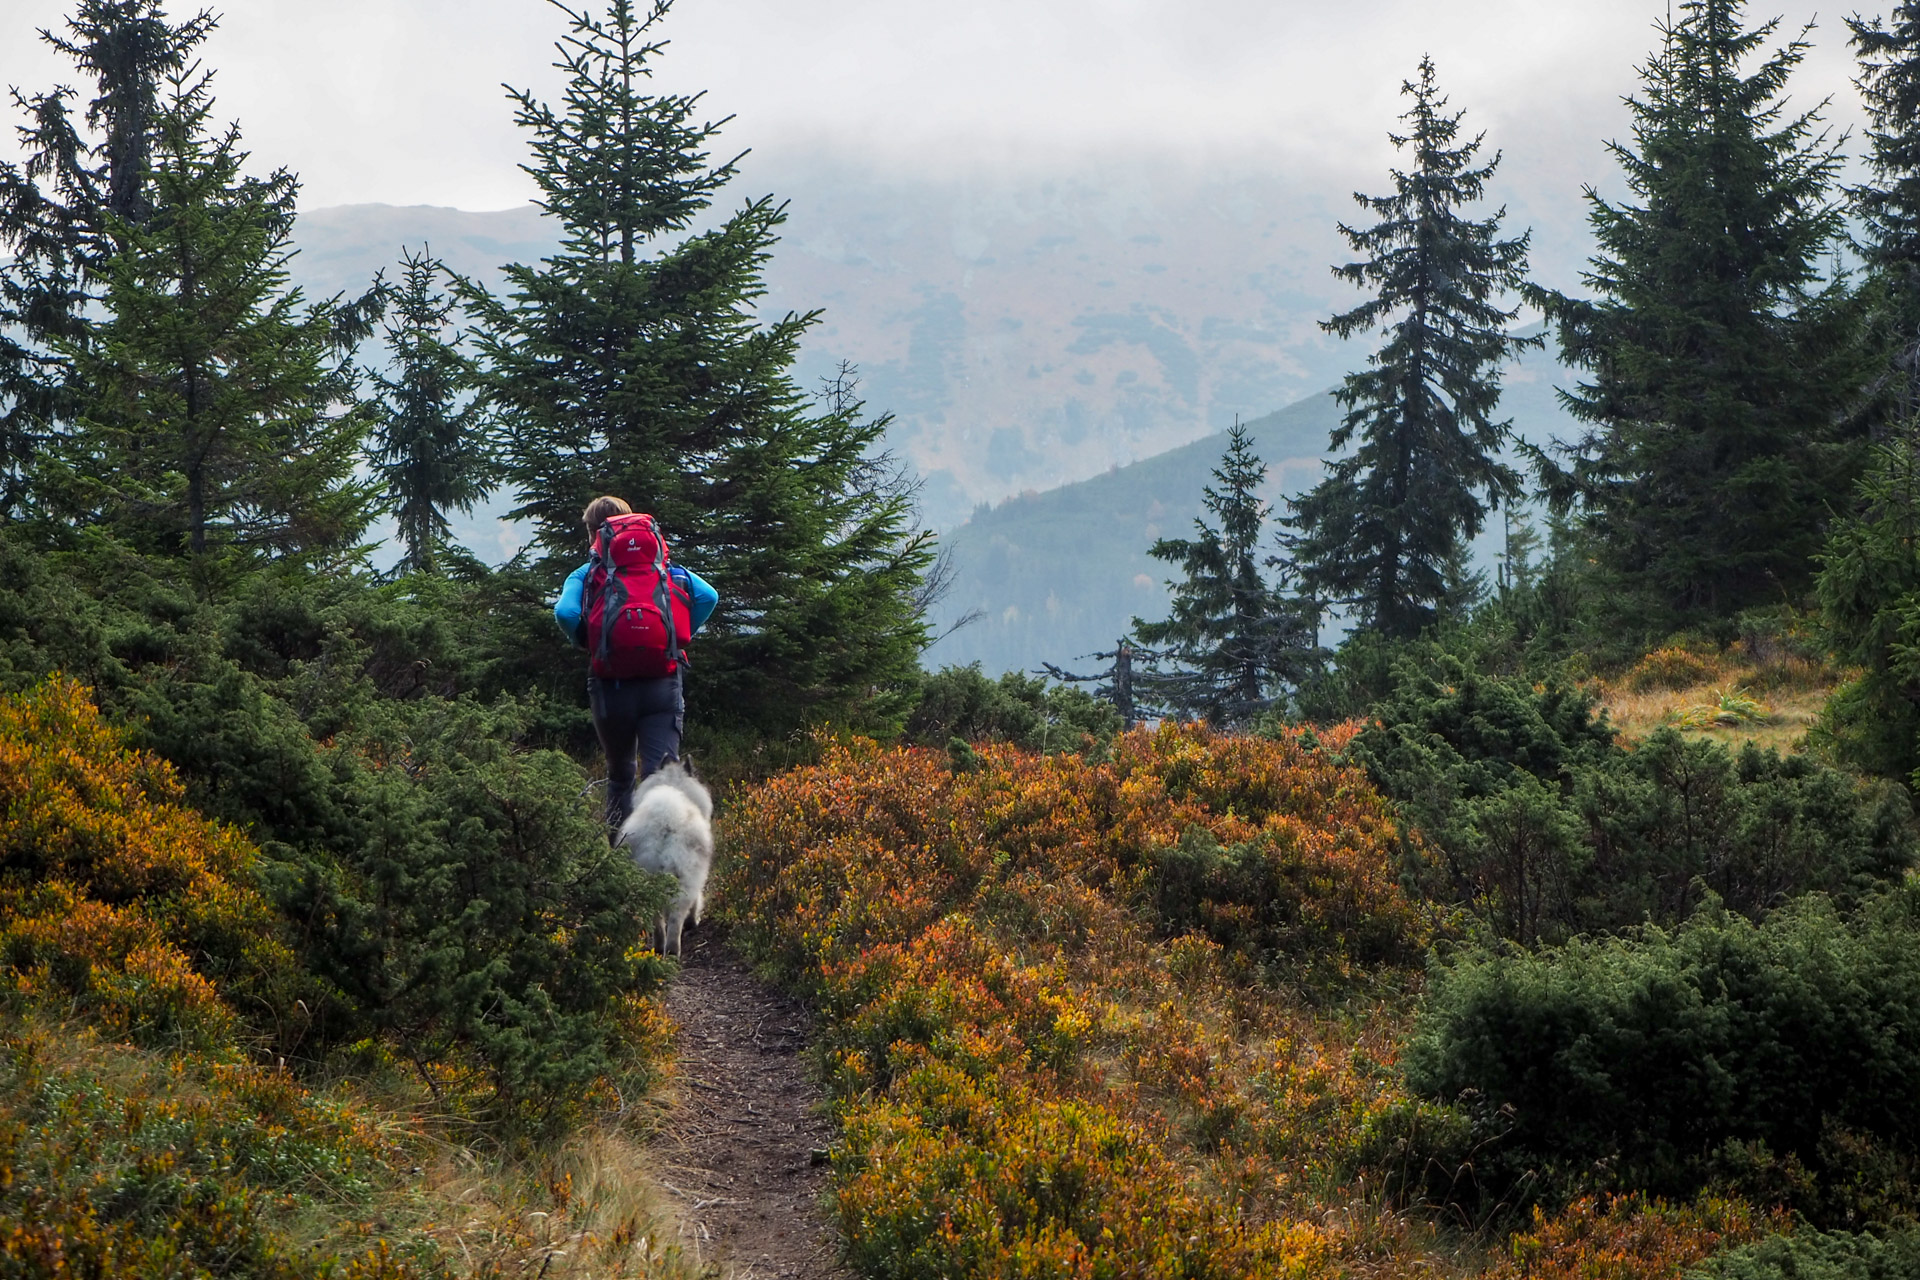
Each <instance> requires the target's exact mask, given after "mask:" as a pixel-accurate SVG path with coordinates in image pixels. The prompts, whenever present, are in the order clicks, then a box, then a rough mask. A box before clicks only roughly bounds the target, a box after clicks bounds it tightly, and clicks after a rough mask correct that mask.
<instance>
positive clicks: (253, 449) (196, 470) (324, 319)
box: [55, 71, 369, 554]
mask: <svg viewBox="0 0 1920 1280" xmlns="http://www.w3.org/2000/svg"><path fill="white" fill-rule="evenodd" d="M210 81H211V76H210V74H208V73H201V72H198V71H186V72H181V73H176V74H175V75H174V76H173V77H172V78H171V79H170V82H169V85H168V90H167V94H166V97H165V100H164V102H163V104H162V107H161V110H160V113H159V115H158V117H157V120H156V125H155V134H154V140H153V149H152V161H151V165H152V167H151V169H150V188H149V199H150V200H151V208H150V210H149V211H148V213H147V214H146V216H145V217H144V219H143V220H142V221H140V222H131V221H128V220H126V219H123V218H120V217H117V216H115V215H112V214H109V215H108V218H107V228H108V236H109V239H110V242H111V252H110V254H109V255H108V256H107V257H106V258H105V260H104V262H103V263H102V266H101V268H100V270H101V274H102V277H103V288H102V291H101V298H100V308H101V313H102V314H101V315H100V317H99V318H98V319H97V320H96V321H95V322H94V323H93V324H92V326H91V332H90V333H89V334H87V335H85V337H84V339H79V338H70V339H62V340H59V341H57V342H56V344H55V345H56V348H57V349H58V350H59V351H60V353H61V354H62V355H63V356H65V357H66V358H67V359H68V360H69V361H71V363H72V365H73V368H74V371H75V375H76V378H77V381H78V384H79V386H80V387H81V388H82V391H81V393H80V395H79V399H78V418H77V423H76V429H75V430H74V432H73V433H72V434H71V435H70V436H69V437H68V438H67V439H66V441H65V442H64V448H62V449H60V450H58V451H57V453H56V458H55V462H56V463H57V471H56V478H57V480H58V487H59V490H60V495H59V497H60V501H61V502H62V504H63V505H64V508H65V512H66V514H68V515H69V516H70V517H72V518H74V519H77V520H80V521H83V522H87V523H97V524H101V525H104V526H106V527H107V528H109V529H111V530H112V531H113V532H115V533H116V534H118V535H119V536H121V537H122V538H124V539H125V540H126V541H128V542H129V543H131V544H132V545H135V546H137V547H139V548H141V549H143V550H146V551H150V552H155V553H160V554H180V553H185V552H191V553H195V554H198V553H203V552H207V551H210V550H213V549H215V548H218V547H233V548H239V549H243V550H247V551H252V552H261V553H268V554H290V553H313V552H327V551H336V550H340V549H343V548H345V547H346V546H348V545H349V544H350V543H351V542H352V540H353V539H354V538H356V537H357V536H358V535H359V534H360V532H361V531H362V530H363V529H364V528H365V525H366V523H367V518H368V513H369V494H368V491H367V487H366V486H365V485H364V483H361V482H359V481H357V480H356V479H355V478H354V475H353V472H354V464H355V461H356V458H357V449H358V445H359V440H360V436H361V434H362V431H363V423H362V420H361V415H360V414H359V412H358V411H357V410H355V409H351V408H348V407H346V406H348V405H349V404H350V403H351V401H352V399H353V394H354V388H353V385H352V369H351V365H350V363H349V362H348V361H347V360H346V358H345V357H344V356H342V355H341V354H340V352H341V350H342V348H343V347H344V345H345V344H346V343H347V342H348V341H350V340H353V339H357V338H358V337H359V336H362V335H363V333H364V331H365V328H366V327H367V326H366V325H365V323H364V317H363V316H362V315H360V314H359V313H358V312H357V310H356V309H355V308H352V307H341V306H339V305H337V304H335V303H332V302H323V303H320V304H317V305H313V306H308V305H307V304H306V303H305V301H304V299H303V298H302V296H301V294H300V291H299V290H298V289H294V288H290V287H289V286H288V284H287V271H286V263H287V259H288V258H289V257H290V256H291V255H292V252H293V251H292V249H291V247H290V245H289V237H290V235H291V232H292V227H293V216H294V201H295V197H296V195H297V192H298V185H299V184H298V182H297V181H296V180H295V179H294V177H293V175H292V174H290V173H287V172H286V171H285V170H279V171H276V172H274V173H273V174H271V175H270V176H268V177H266V178H251V177H247V176H244V175H243V173H242V167H243V165H244V164H245V161H246V159H247V156H246V153H245V152H244V151H242V150H241V148H240V135H239V130H238V128H237V127H233V126H229V127H228V128H226V129H224V130H221V131H215V130H214V129H213V127H212V124H211V113H212V109H213V99H212V94H211V86H210Z"/></svg>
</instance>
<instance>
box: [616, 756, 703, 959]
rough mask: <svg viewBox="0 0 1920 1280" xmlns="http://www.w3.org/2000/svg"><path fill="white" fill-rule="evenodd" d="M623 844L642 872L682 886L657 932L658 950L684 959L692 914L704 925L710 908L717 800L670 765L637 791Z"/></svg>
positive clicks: (625, 824)
mask: <svg viewBox="0 0 1920 1280" xmlns="http://www.w3.org/2000/svg"><path fill="white" fill-rule="evenodd" d="M619 839H620V843H621V844H623V845H625V846H626V847H627V852H628V853H631V854H632V855H633V860H634V862H635V863H637V864H638V865H639V867H640V869H641V870H642V871H657V872H660V873H661V874H663V875H670V876H672V877H673V878H674V879H675V880H676V881H678V882H679V887H678V888H677V889H675V890H674V895H673V901H671V902H669V903H668V904H667V911H666V914H665V915H663V916H661V917H660V918H659V919H658V920H657V921H656V922H655V924H654V930H653V945H654V949H655V950H657V951H659V952H660V954H661V955H668V954H672V955H676V956H677V955H679V954H680V934H681V931H682V930H684V929H685V928H686V925H687V916H688V914H689V913H691V914H692V916H693V922H694V923H695V924H699V923H700V912H701V909H702V908H703V907H705V906H706V896H707V872H708V870H710V869H711V868H712V866H713V796H712V795H711V794H710V793H709V792H708V791H707V789H706V787H705V786H703V785H702V784H701V782H700V779H698V778H696V777H694V776H693V774H692V773H690V772H688V771H687V769H686V768H685V766H683V765H682V764H681V763H680V762H679V761H678V760H672V761H669V762H667V763H666V764H665V765H663V766H661V767H660V768H658V769H656V770H654V771H653V772H652V773H650V774H648V775H647V776H646V778H645V780H643V781H642V782H641V783H640V785H639V786H637V787H635V788H634V790H633V812H632V813H631V814H629V815H628V817H627V820H626V821H625V822H623V823H621V824H620V837H619Z"/></svg>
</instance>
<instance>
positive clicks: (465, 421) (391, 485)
mask: <svg viewBox="0 0 1920 1280" xmlns="http://www.w3.org/2000/svg"><path fill="white" fill-rule="evenodd" d="M445 272H446V268H445V266H444V265H443V264H442V263H441V262H440V261H439V260H438V259H437V258H435V257H433V255H432V253H431V252H430V251H429V250H427V249H425V248H423V249H421V250H420V251H419V252H418V253H413V252H408V253H406V255H405V256H404V257H403V258H402V260H401V263H400V280H399V282H398V284H397V285H396V286H395V287H394V290H393V296H392V298H391V314H390V315H389V316H388V318H387V321H386V324H385V338H386V347H387V356H388V361H389V366H390V370H391V372H388V373H379V372H375V373H374V374H372V375H371V379H370V380H371V382H372V384H373V391H374V419H375V422H374V427H373V450H372V456H373V463H374V469H375V471H376V472H377V473H378V474H379V475H380V477H381V478H382V479H383V480H385V481H386V484H387V490H388V492H389V494H390V495H391V501H392V504H393V514H394V518H395V520H396V522H397V523H398V524H399V526H400V539H401V541H402V542H403V543H404V544H405V545H406V554H405V555H404V556H403V557H402V558H401V561H400V565H399V568H400V569H401V571H403V572H406V571H411V572H417V573H432V572H433V570H434V565H435V556H434V551H435V549H436V548H437V547H438V545H439V544H440V543H441V542H442V541H444V540H445V539H446V537H447V533H448V529H449V526H448V524H447V512H449V511H461V512H466V511H471V510H473V504H474V503H476V502H478V501H479V500H480V499H481V498H483V497H485V496H486V494H487V492H488V491H489V489H491V487H492V475H493V471H494V465H493V462H492V455H491V452H490V447H489V446H490V444H491V441H490V439H489V432H490V428H491V421H492V419H491V415H490V414H489V413H488V411H487V408H486V405H485V404H484V402H482V401H481V400H480V398H479V396H478V394H477V392H478V389H479V384H480V380H479V375H478V372H477V371H476V370H475V369H474V366H473V361H472V360H471V359H470V358H469V357H468V355H467V354H466V352H465V351H463V350H462V349H461V335H460V333H459V332H458V331H456V330H453V329H451V328H450V325H451V321H452V318H453V312H454V308H455V305H456V304H455V302H454V300H453V299H452V298H451V297H449V296H448V295H446V294H444V293H441V292H439V289H438V286H439V282H440V279H441V278H442V276H443V275H444V274H445Z"/></svg>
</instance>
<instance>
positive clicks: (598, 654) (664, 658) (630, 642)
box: [553, 497, 720, 834]
mask: <svg viewBox="0 0 1920 1280" xmlns="http://www.w3.org/2000/svg"><path fill="white" fill-rule="evenodd" d="M582 521H583V523H584V524H585V525H586V531H587V540H588V545H589V547H590V555H589V558H588V560H587V562H586V563H585V564H583V565H581V566H580V567H579V568H578V569H576V570H574V571H573V573H572V575H570V576H569V577H568V578H567V582H566V586H565V587H563V588H562V589H561V592H560V598H559V599H558V600H556V601H555V602H554V606H553V616H554V620H555V621H556V622H558V623H559V624H560V629H561V630H562V631H564V632H565V633H566V634H567V638H568V639H570V640H572V641H573V643H574V644H576V645H578V646H579V647H581V648H583V649H586V650H587V652H588V654H589V655H590V657H589V664H588V674H587V701H588V706H589V708H590V709H591V711H592V714H593V727H594V730H595V732H596V733H597V734H598V735H599V737H600V746H601V748H602V750H604V751H605V752H606V757H607V827H608V831H609V834H611V833H613V832H616V831H618V830H619V828H620V824H621V823H622V822H624V821H625V820H626V817H627V813H628V811H629V809H630V808H631V806H632V796H633V788H634V784H635V783H636V782H637V781H638V779H639V778H643V777H645V776H647V775H648V774H650V773H652V772H653V771H654V770H656V769H658V768H659V767H660V766H661V765H662V764H663V763H665V762H666V761H668V760H677V759H679V757H680V735H681V732H682V730H683V729H684V727H685V717H686V698H685V692H684V689H683V671H684V668H685V665H686V645H687V643H688V642H689V641H690V640H691V639H692V638H693V636H694V635H695V634H696V633H698V632H699V630H700V628H701V627H702V626H703V625H704V624H705V623H706V621H707V619H708V618H709V617H711V616H712V615H713V611H714V609H715V607H716V606H717V605H718V604H719V602H720V596H719V593H718V592H716V591H715V590H714V589H713V587H712V586H710V585H709V584H708V583H707V582H706V581H705V580H704V579H702V578H701V577H700V576H699V575H698V574H695V573H693V572H692V571H691V570H688V569H686V568H684V567H682V566H680V565H676V564H673V563H672V562H671V559H670V558H669V556H668V550H667V543H666V539H665V537H664V536H662V535H661V533H660V530H659V528H658V526H657V525H656V524H655V523H654V520H653V518H652V517H651V516H647V515H639V514H635V512H634V511H633V509H632V508H631V507H629V506H628V505H627V504H626V503H625V502H623V501H622V500H621V499H619V498H614V497H602V498H596V499H594V500H593V501H592V502H591V503H589V504H588V505H587V509H586V511H585V512H584V513H583V515H582Z"/></svg>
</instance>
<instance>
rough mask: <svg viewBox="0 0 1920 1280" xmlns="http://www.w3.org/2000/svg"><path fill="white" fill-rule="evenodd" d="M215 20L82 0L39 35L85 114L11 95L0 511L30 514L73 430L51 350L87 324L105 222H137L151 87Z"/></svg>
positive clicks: (121, 0) (0, 213)
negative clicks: (41, 463)
mask: <svg viewBox="0 0 1920 1280" xmlns="http://www.w3.org/2000/svg"><path fill="white" fill-rule="evenodd" d="M213 24H214V19H213V18H212V16H211V15H210V14H208V13H205V12H202V13H200V14H199V15H197V16H196V17H193V18H191V19H188V20H187V21H185V22H182V23H179V24H174V23H171V22H169V21H168V19H167V17H166V14H165V12H164V10H162V8H161V7H160V5H159V4H158V3H156V2H155V0H82V2H81V4H80V6H79V8H78V9H77V10H76V11H75V13H74V16H73V17H72V18H70V19H69V20H68V23H67V32H66V34H65V35H64V36H56V35H54V34H53V33H51V32H42V33H41V37H42V39H44V40H45V41H46V42H47V43H49V44H51V45H52V46H53V47H55V48H56V49H58V50H60V51H61V52H62V53H64V54H66V55H67V56H68V57H69V58H71V59H72V60H73V62H74V64H75V66H76V67H77V68H78V69H79V70H81V71H82V72H84V73H86V74H87V75H88V76H89V77H90V78H91V79H92V81H93V86H94V96H93V97H92V99H91V100H90V101H89V102H88V104H87V107H86V111H85V114H84V120H83V121H76V120H75V118H74V113H73V107H72V104H71V101H70V100H71V99H72V97H73V96H74V95H73V91H72V90H71V89H68V88H65V87H60V88H55V89H52V90H49V91H47V92H45V93H40V94H36V95H32V96H28V95H25V94H22V93H20V92H19V91H17V90H16V91H15V92H14V94H13V102H14V105H15V107H16V108H18V109H19V110H20V111H21V112H22V114H23V115H24V116H25V117H26V123H24V124H22V125H21V126H19V135H20V141H21V143H22V144H23V145H22V151H23V152H24V153H25V158H24V160H22V161H21V162H19V163H0V259H4V261H0V519H17V518H20V517H22V516H24V515H27V514H29V513H30V512H32V511H33V510H35V509H36V506H35V503H34V501H33V499H34V494H33V492H32V472H33V465H34V463H35V462H36V460H37V459H38V458H39V456H40V455H41V454H42V453H43V452H44V451H45V450H46V449H47V448H48V447H50V446H51V445H52V444H53V443H54V441H55V438H56V436H57V435H58V434H59V433H60V432H61V431H62V430H63V429H64V428H65V427H66V426H67V425H70V422H69V420H70V416H71V413H72V412H73V409H74V402H73V396H74V393H75V391H76V387H75V384H74V381H73V378H72V370H71V367H70V365H69V363H68V362H67V360H66V359H65V358H64V357H63V356H62V355H61V353H60V351H59V350H57V349H56V348H55V345H54V344H55V343H56V342H58V343H62V344H66V345H68V346H71V345H74V344H84V343H85V341H86V340H87V338H88V335H89V334H90V332H91V323H92V318H93V317H92V314H91V313H90V311H89V304H91V303H94V302H97V301H98V290H99V288H100V286H101V283H102V273H103V271H104V265H105V262H106V260H107V258H108V257H109V256H110V255H111V253H112V252H113V246H112V242H111V237H110V236H109V233H108V222H109V218H110V217H115V218H119V219H121V220H122V221H125V222H135V223H137V222H139V221H141V220H142V219H144V217H145V216H146V215H147V214H148V212H149V211H150V201H149V199H148V196H147V193H146V178H147V170H148V168H149V162H150V158H151V154H152V146H153V137H154V130H155V122H156V119H157V114H158V107H159V103H160V95H161V91H162V87H163V85H164V83H165V80H166V78H167V77H168V76H169V75H172V74H175V73H177V72H179V71H181V70H182V69H183V68H184V67H186V65H187V64H188V62H189V61H190V60H191V58H192V55H193V51H194V49H195V48H196V47H197V46H198V45H199V44H200V42H201V41H202V40H204V39H205V38H206V35H207V33H208V32H209V31H211V30H212V28H213Z"/></svg>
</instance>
